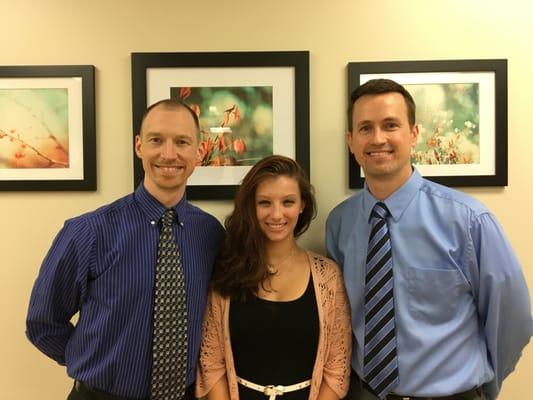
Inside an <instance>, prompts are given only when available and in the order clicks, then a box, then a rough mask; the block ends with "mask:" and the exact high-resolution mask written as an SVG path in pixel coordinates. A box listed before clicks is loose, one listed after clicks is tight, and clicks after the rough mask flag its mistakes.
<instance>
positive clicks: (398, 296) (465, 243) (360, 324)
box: [326, 79, 533, 400]
mask: <svg viewBox="0 0 533 400" xmlns="http://www.w3.org/2000/svg"><path fill="white" fill-rule="evenodd" d="M348 119H349V132H348V133H347V144H348V147H349V149H350V152H351V153H352V154H353V155H354V156H355V159H356V160H357V162H358V163H359V165H360V166H361V167H362V168H363V171H364V173H365V178H366V183H365V188H364V189H363V190H361V191H360V192H358V193H356V194H355V195H353V196H352V197H350V198H348V199H347V200H345V201H343V202H342V203H340V204H339V205H338V206H337V207H335V209H333V211H332V212H331V213H330V215H329V217H328V219H327V224H326V246H327V250H328V253H329V255H330V256H331V257H332V258H333V259H335V260H336V261H337V262H338V263H339V264H340V265H342V266H343V270H344V279H345V283H346V288H347V292H348V296H349V298H350V303H351V309H352V326H353V335H354V347H353V353H352V369H353V371H352V382H351V387H350V393H349V397H348V398H350V399H376V398H377V396H376V395H375V393H373V390H372V389H371V388H370V386H369V384H368V383H367V382H365V376H364V374H363V360H364V356H363V352H364V338H365V318H364V301H365V300H364V290H365V263H366V257H367V247H368V238H369V233H370V223H369V219H370V213H371V211H372V209H373V207H374V205H375V204H376V203H377V202H378V201H379V202H383V203H384V204H385V205H386V207H387V208H388V210H389V212H390V215H389V216H388V217H387V219H386V221H387V225H388V230H389V233H390V242H391V246H392V265H393V282H394V284H393V293H394V295H393V303H394V318H395V327H396V328H395V333H396V335H395V340H396V350H397V365H398V378H399V383H398V384H396V385H395V387H394V388H393V389H392V393H391V394H388V395H387V397H386V398H387V399H401V398H403V397H402V396H400V395H403V396H404V397H407V396H412V397H413V396H414V397H416V399H424V398H431V399H439V398H445V399H457V400H459V399H484V398H486V399H494V398H496V397H497V395H498V392H499V391H500V388H501V385H502V381H503V380H504V379H505V377H506V376H507V375H509V374H510V373H511V372H512V371H513V369H514V367H515V365H516V363H517V362H518V359H519V358H520V355H521V351H522V349H523V348H524V346H525V345H526V344H527V343H528V342H529V340H530V338H531V335H532V332H533V321H532V318H531V305H530V298H529V293H528V288H527V284H526V282H525V279H524V276H523V273H522V271H521V267H520V265H519V262H518V260H517V258H516V256H515V254H514V252H513V250H512V248H511V246H510V244H509V242H508V240H507V238H506V237H505V235H504V233H503V232H502V229H501V227H500V225H499V224H498V222H497V221H496V218H495V217H494V215H493V214H492V213H491V212H490V211H489V210H487V209H486V208H485V207H484V206H483V205H482V204H480V203H479V202H478V201H476V200H475V199H473V198H471V197H470V196H467V195H465V194H463V193H461V192H459V191H456V190H453V189H450V188H447V187H444V186H441V185H438V184H435V183H433V182H430V181H428V180H426V179H424V178H422V177H421V176H420V174H419V173H418V171H417V170H416V169H414V168H413V167H412V165H411V160H410V152H411V148H412V147H413V146H414V145H415V144H416V141H417V138H418V127H417V125H416V123H415V104H414V101H413V99H412V97H411V96H410V94H409V93H408V92H407V91H406V90H405V89H404V88H403V87H402V86H401V85H399V84H397V83H396V82H393V81H391V80H387V79H378V80H371V81H369V82H367V83H366V84H364V85H362V86H360V87H359V88H357V89H356V90H355V91H354V93H353V94H352V96H351V103H350V110H349V115H348ZM384 347H385V345H384Z"/></svg>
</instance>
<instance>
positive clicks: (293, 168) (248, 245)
mask: <svg viewBox="0 0 533 400" xmlns="http://www.w3.org/2000/svg"><path fill="white" fill-rule="evenodd" d="M280 176H286V177H289V178H292V179H294V180H295V181H296V182H297V183H298V187H299V189H300V196H301V198H302V202H303V203H304V208H303V210H302V213H301V214H300V215H299V217H298V222H297V223H296V227H295V229H294V236H295V237H298V236H300V235H301V234H302V233H304V232H305V231H306V230H307V229H308V228H309V225H310V224H311V221H312V220H313V219H314V218H315V217H316V201H315V196H314V190H313V187H312V186H311V183H310V182H309V179H308V178H307V175H306V173H305V171H304V170H303V169H302V167H301V166H300V165H299V164H298V163H297V162H296V161H294V160H293V159H291V158H289V157H285V156H279V155H272V156H268V157H265V158H263V159H262V160H261V161H259V162H258V163H257V164H255V165H254V166H253V167H252V169H250V171H249V172H248V173H247V174H246V176H245V177H244V179H243V181H242V183H241V185H240V186H239V188H238V190H237V194H236V196H235V204H234V209H233V212H232V213H231V214H230V215H229V216H228V217H227V218H226V220H225V223H224V225H225V228H226V239H225V241H224V245H223V246H222V250H221V253H220V255H219V257H218V259H217V264H216V266H215V269H214V272H213V278H212V286H213V288H214V289H215V290H216V291H218V292H219V293H220V294H222V295H223V296H226V297H227V296H230V297H232V298H235V299H240V300H243V299H246V298H247V297H248V296H249V295H251V294H253V293H256V292H257V290H258V288H259V286H260V285H261V284H262V283H263V282H264V281H265V280H266V279H267V278H268V277H269V276H270V273H269V272H268V269H267V260H266V254H265V247H266V239H265V235H264V233H263V232H262V231H261V228H260V226H259V221H258V220H257V213H256V199H255V195H256V191H257V187H258V186H259V185H260V184H261V183H262V182H264V181H265V180H267V179H269V178H276V177H280Z"/></svg>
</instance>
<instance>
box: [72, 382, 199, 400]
mask: <svg viewBox="0 0 533 400" xmlns="http://www.w3.org/2000/svg"><path fill="white" fill-rule="evenodd" d="M195 399H196V397H194V385H190V386H189V387H188V388H187V390H186V391H185V396H183V398H182V400H195ZM67 400H139V399H129V398H127V397H121V396H115V395H113V394H109V393H105V392H102V391H101V390H98V389H95V388H92V387H90V386H88V385H85V384H84V383H82V382H79V381H75V382H74V386H73V388H72V391H71V392H70V394H69V395H68V397H67ZM142 400H149V399H142Z"/></svg>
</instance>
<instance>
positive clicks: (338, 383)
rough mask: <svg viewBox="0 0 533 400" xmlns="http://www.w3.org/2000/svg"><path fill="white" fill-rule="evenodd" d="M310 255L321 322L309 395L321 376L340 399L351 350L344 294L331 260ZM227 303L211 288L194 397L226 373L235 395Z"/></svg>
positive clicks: (312, 398)
mask: <svg viewBox="0 0 533 400" xmlns="http://www.w3.org/2000/svg"><path fill="white" fill-rule="evenodd" d="M308 257H309V261H310V264H311V273H312V276H313V285H314V289H315V295H316V300H317V306H318V307H317V308H318V318H319V321H320V334H319V339H318V351H317V356H316V360H315V365H314V367H313V374H312V376H311V389H310V393H309V400H315V399H316V398H317V397H318V392H319V390H320V385H321V384H322V382H323V381H325V382H326V383H327V384H328V386H329V387H330V388H331V389H332V390H333V391H334V392H335V393H336V394H337V395H338V396H339V398H343V397H344V396H345V395H346V393H347V391H348V386H349V383H350V355H351V349H352V333H351V332H352V330H351V324H350V311H349V306H348V299H347V297H346V291H345V289H344V283H343V279H342V275H341V272H340V270H339V268H338V266H337V265H336V264H335V263H334V262H333V261H332V260H330V259H328V258H326V257H323V256H320V255H318V254H315V253H312V252H308ZM229 306H230V300H229V298H223V297H222V296H220V295H219V294H218V293H216V292H214V291H211V293H210V294H209V300H208V304H207V309H206V314H205V320H204V326H203V338H202V345H201V348H200V360H199V364H198V370H197V377H196V396H197V397H203V396H206V395H207V393H208V392H209V391H210V390H211V389H212V388H213V386H214V385H215V384H216V383H217V382H218V380H219V379H220V378H221V377H223V376H224V374H226V376H227V381H228V386H229V393H230V397H231V400H238V399H239V390H238V387H237V375H236V372H235V366H234V363H233V355H232V351H231V341H230V333H229ZM258 345H259V344H258ZM258 362H260V360H258ZM294 383H297V382H294ZM273 384H275V382H273ZM265 399H266V397H265Z"/></svg>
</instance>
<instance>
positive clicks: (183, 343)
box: [150, 209, 187, 400]
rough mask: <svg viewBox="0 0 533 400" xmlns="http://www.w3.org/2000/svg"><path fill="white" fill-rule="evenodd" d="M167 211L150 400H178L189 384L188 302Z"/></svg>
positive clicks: (173, 218) (172, 214) (159, 250)
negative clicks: (187, 382) (187, 383)
mask: <svg viewBox="0 0 533 400" xmlns="http://www.w3.org/2000/svg"><path fill="white" fill-rule="evenodd" d="M175 221H176V212H175V211H174V210H172V209H169V210H166V211H165V213H164V214H163V216H162V217H161V222H162V227H161V233H160V235H159V243H158V245H157V262H156V267H155V297H154V332H153V348H152V351H153V361H152V382H151V393H150V399H151V400H178V399H181V398H182V397H183V396H184V394H185V388H186V381H187V298H186V295H185V276H184V274H183V267H182V264H181V256H180V253H179V251H178V246H177V245H176V240H175V239H174V234H173V233H172V225H173V223H174V222H175Z"/></svg>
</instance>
